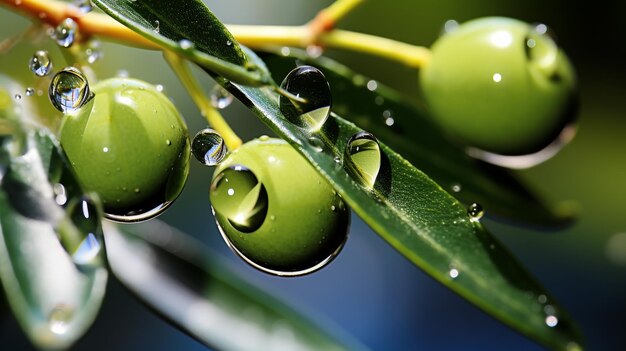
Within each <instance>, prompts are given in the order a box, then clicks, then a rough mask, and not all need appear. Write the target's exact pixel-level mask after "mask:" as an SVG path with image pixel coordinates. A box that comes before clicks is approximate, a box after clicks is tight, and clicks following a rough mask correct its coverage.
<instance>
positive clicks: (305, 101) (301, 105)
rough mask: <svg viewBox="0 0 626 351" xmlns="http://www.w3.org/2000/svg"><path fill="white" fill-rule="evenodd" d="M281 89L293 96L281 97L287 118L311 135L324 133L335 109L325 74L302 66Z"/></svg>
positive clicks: (281, 108) (288, 75) (294, 70)
mask: <svg viewBox="0 0 626 351" xmlns="http://www.w3.org/2000/svg"><path fill="white" fill-rule="evenodd" d="M280 86H281V88H282V89H283V90H285V91H287V92H288V93H289V94H291V95H292V97H288V96H284V95H280V96H279V104H280V110H281V112H282V113H283V114H284V115H285V117H287V119H288V120H289V121H290V122H291V123H293V124H295V125H296V126H298V127H300V128H303V129H305V130H307V131H309V132H316V131H318V130H320V129H321V128H322V126H323V125H324V122H326V120H327V119H328V116H329V114H330V109H331V105H332V95H331V92H330V85H329V84H328V81H327V80H326V77H325V76H324V74H323V73H322V72H321V71H320V70H318V69H317V68H315V67H312V66H300V67H297V68H294V69H293V70H292V71H291V72H289V74H287V76H286V77H285V79H284V80H283V82H282V83H281V85H280Z"/></svg>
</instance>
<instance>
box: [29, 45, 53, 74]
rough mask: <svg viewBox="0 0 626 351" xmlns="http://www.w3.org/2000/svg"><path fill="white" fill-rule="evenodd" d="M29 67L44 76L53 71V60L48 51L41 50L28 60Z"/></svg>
mask: <svg viewBox="0 0 626 351" xmlns="http://www.w3.org/2000/svg"><path fill="white" fill-rule="evenodd" d="M28 68H30V70H31V71H32V72H33V73H35V74H36V75H37V76H39V77H44V76H47V75H48V74H50V72H51V71H52V60H50V56H48V52H47V51H43V50H39V51H36V52H35V53H34V54H33V57H31V58H30V61H28Z"/></svg>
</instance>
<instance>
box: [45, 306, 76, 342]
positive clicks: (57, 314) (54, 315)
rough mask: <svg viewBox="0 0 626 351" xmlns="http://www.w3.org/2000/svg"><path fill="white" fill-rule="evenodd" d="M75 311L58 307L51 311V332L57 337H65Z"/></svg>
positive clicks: (49, 319) (49, 322)
mask: <svg viewBox="0 0 626 351" xmlns="http://www.w3.org/2000/svg"><path fill="white" fill-rule="evenodd" d="M73 314H74V313H73V311H72V309H71V308H70V307H69V306H66V305H58V306H56V307H54V308H53V309H52V311H50V314H49V315H48V326H49V328H50V331H51V332H53V333H54V334H57V335H63V334H65V333H66V332H67V330H68V329H69V322H70V319H72V315H73Z"/></svg>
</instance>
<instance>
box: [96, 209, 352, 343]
mask: <svg viewBox="0 0 626 351" xmlns="http://www.w3.org/2000/svg"><path fill="white" fill-rule="evenodd" d="M105 238H106V242H107V247H108V251H107V253H108V255H109V263H110V266H111V270H112V272H113V274H114V275H115V276H116V277H117V278H118V279H119V280H120V281H121V282H122V284H124V285H125V286H126V287H127V288H128V289H129V290H130V291H131V292H133V293H134V294H135V295H136V296H137V297H139V299H141V300H142V301H144V302H145V303H146V304H147V305H148V306H150V307H151V308H153V309H154V310H155V311H156V312H157V313H158V314H160V315H162V316H163V317H165V318H166V319H168V320H170V321H171V322H172V323H173V324H174V325H176V326H178V327H179V328H180V329H181V330H183V331H184V332H186V333H188V334H189V335H191V336H192V337H194V338H196V339H197V340H198V341H200V342H202V343H204V344H205V345H207V346H210V347H214V348H216V349H219V350H237V351H246V350H362V349H364V347H363V346H361V345H359V344H358V343H356V342H354V341H351V340H349V338H347V337H346V336H339V335H331V334H330V333H329V332H328V331H327V330H324V329H322V328H320V327H319V326H318V325H316V324H314V323H313V322H311V321H310V320H307V319H305V318H304V317H303V316H302V315H300V314H299V313H297V312H295V311H294V310H292V309H290V308H289V307H287V306H286V305H285V304H284V303H282V302H280V301H279V300H277V299H276V298H274V297H272V296H270V295H268V294H267V293H266V292H264V291H261V290H260V289H259V288H257V287H255V286H253V285H252V284H250V283H247V282H246V281H244V280H243V279H242V278H240V277H239V276H238V275H237V274H236V273H234V272H233V271H232V270H231V269H229V268H228V267H227V266H226V265H224V263H222V262H220V260H219V259H218V258H217V257H216V255H215V254H214V253H213V252H210V250H208V249H207V248H204V247H203V245H202V244H199V243H198V242H196V241H195V240H194V239H192V238H191V237H188V236H186V235H184V234H182V233H180V232H179V231H177V230H176V229H174V228H172V227H169V226H167V225H166V224H164V223H162V222H159V221H156V220H154V221H150V222H146V223H142V224H134V225H119V226H115V225H114V224H112V223H108V222H107V223H106V224H105ZM333 329H335V328H333ZM333 332H334V333H336V330H333Z"/></svg>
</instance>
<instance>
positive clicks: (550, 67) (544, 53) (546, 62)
mask: <svg viewBox="0 0 626 351" xmlns="http://www.w3.org/2000/svg"><path fill="white" fill-rule="evenodd" d="M549 33H550V31H549V30H548V27H547V26H546V25H544V24H538V25H535V26H533V27H531V29H530V30H529V31H528V34H527V35H526V57H527V58H528V62H529V64H530V65H532V66H533V67H535V68H537V69H539V70H541V71H542V72H543V73H544V74H545V75H546V76H547V77H551V76H552V75H554V74H555V73H556V71H557V68H558V54H559V47H558V45H557V44H556V41H555V40H554V39H553V38H552V37H551V36H550V34H549Z"/></svg>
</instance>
